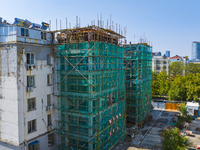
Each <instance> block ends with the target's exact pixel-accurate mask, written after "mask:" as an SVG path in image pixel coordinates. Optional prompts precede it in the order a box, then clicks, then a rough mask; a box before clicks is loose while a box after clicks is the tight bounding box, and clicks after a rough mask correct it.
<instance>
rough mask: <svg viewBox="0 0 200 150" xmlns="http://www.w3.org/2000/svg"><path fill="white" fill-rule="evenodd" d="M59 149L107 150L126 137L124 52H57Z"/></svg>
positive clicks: (98, 45) (73, 48)
mask: <svg viewBox="0 0 200 150" xmlns="http://www.w3.org/2000/svg"><path fill="white" fill-rule="evenodd" d="M57 82H58V110H59V120H58V122H57V127H56V128H57V133H58V134H59V135H60V137H61V146H59V147H58V148H59V149H62V150H67V149H74V150H79V149H81V150H94V149H95V150H106V149H110V148H111V147H112V146H113V145H114V144H115V143H116V142H118V141H119V140H124V139H125V137H126V118H125V100H126V96H125V95H126V91H125V68H124V48H123V47H119V46H116V45H113V44H108V43H103V42H83V43H72V44H65V45H58V46H57Z"/></svg>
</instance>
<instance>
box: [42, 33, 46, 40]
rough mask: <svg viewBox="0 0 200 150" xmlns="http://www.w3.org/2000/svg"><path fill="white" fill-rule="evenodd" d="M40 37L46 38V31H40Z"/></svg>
mask: <svg viewBox="0 0 200 150" xmlns="http://www.w3.org/2000/svg"><path fill="white" fill-rule="evenodd" d="M41 39H43V40H46V39H47V38H46V33H45V32H41Z"/></svg>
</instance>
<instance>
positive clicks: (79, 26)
mask: <svg viewBox="0 0 200 150" xmlns="http://www.w3.org/2000/svg"><path fill="white" fill-rule="evenodd" d="M80 27H81V17H79V28H80Z"/></svg>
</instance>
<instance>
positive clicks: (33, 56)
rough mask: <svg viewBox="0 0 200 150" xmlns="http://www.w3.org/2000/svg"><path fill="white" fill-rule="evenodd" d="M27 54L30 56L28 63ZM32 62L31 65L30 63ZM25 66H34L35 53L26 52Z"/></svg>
mask: <svg viewBox="0 0 200 150" xmlns="http://www.w3.org/2000/svg"><path fill="white" fill-rule="evenodd" d="M28 54H29V55H30V63H28ZM32 54H33V57H34V58H33V59H32ZM32 60H33V63H32V62H31V61H32ZM26 64H27V65H35V53H33V52H27V53H26Z"/></svg>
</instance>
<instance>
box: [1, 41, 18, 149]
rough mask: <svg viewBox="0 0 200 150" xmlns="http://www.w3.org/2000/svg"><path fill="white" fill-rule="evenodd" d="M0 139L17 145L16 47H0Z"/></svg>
mask: <svg viewBox="0 0 200 150" xmlns="http://www.w3.org/2000/svg"><path fill="white" fill-rule="evenodd" d="M0 59H1V60H0V67H1V69H0V70H1V72H0V74H1V76H0V138H1V139H4V140H5V141H9V142H10V143H12V144H14V145H18V144H19V128H18V123H19V116H18V110H19V109H18V92H17V47H16V46H15V45H9V46H4V47H0Z"/></svg>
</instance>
